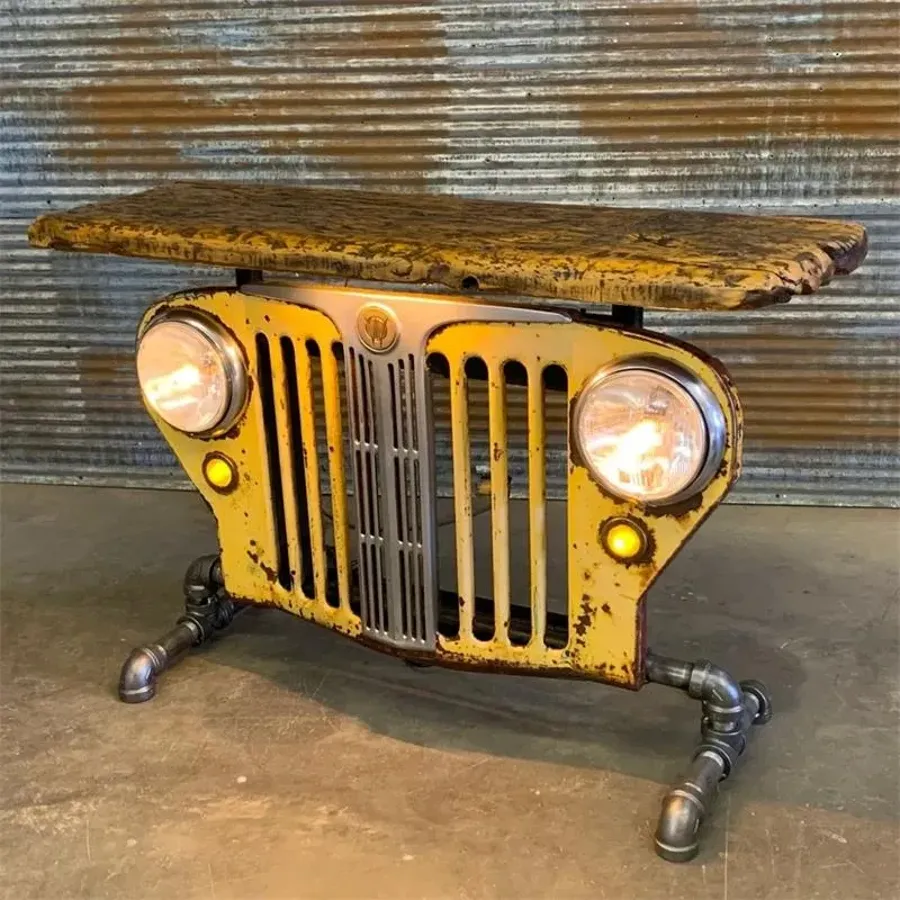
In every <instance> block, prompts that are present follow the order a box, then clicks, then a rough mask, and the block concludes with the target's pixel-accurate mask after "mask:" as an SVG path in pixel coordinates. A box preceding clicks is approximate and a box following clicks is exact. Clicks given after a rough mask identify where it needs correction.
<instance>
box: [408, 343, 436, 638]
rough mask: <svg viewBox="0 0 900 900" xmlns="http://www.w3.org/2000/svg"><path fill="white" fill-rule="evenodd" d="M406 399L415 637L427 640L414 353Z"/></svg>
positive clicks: (426, 599) (426, 597)
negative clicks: (409, 452)
mask: <svg viewBox="0 0 900 900" xmlns="http://www.w3.org/2000/svg"><path fill="white" fill-rule="evenodd" d="M404 387H405V399H406V417H405V418H406V427H407V434H408V436H409V449H410V451H411V454H410V455H409V456H407V458H406V460H405V465H406V469H405V474H406V499H407V503H408V505H409V509H410V521H409V532H410V540H411V541H412V544H413V548H414V551H413V553H412V554H411V555H412V559H411V564H412V594H413V609H414V611H415V622H414V632H415V633H414V636H415V637H416V638H417V639H418V640H420V641H425V640H427V637H428V634H429V633H430V632H429V630H428V628H429V626H428V624H427V622H426V619H427V604H428V602H429V596H428V594H427V593H426V591H425V586H424V584H423V577H422V555H423V553H424V543H423V539H422V523H421V515H422V509H421V504H422V499H423V495H422V492H421V488H420V484H419V440H418V428H419V421H420V420H419V417H420V410H419V409H418V408H417V403H416V362H415V358H414V357H413V356H410V357H409V368H408V371H407V373H406V383H405V385H404Z"/></svg>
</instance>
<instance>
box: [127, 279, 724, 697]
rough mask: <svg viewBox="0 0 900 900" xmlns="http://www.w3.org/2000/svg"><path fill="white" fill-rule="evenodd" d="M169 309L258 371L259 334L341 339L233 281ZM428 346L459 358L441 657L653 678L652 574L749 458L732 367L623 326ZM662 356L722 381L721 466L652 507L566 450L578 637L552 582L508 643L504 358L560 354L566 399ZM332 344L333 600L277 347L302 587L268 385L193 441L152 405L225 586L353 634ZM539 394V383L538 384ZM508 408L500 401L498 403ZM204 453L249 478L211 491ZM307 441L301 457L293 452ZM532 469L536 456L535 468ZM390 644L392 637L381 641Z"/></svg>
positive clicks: (548, 328)
mask: <svg viewBox="0 0 900 900" xmlns="http://www.w3.org/2000/svg"><path fill="white" fill-rule="evenodd" d="M172 308H182V309H183V308H190V309H196V310H199V311H201V312H204V313H206V314H209V315H212V316H214V317H216V318H217V319H218V320H219V321H220V322H221V323H222V324H223V325H224V326H225V327H226V328H227V329H229V331H230V332H231V333H232V334H233V335H234V336H235V337H236V339H237V340H238V341H239V342H240V344H241V346H242V348H243V352H244V354H245V356H246V361H247V365H248V371H249V372H250V373H251V375H252V373H254V372H256V371H257V355H256V354H257V350H256V345H255V337H256V335H257V334H258V333H264V334H267V335H270V336H281V335H289V336H290V337H291V338H292V339H293V340H294V342H295V344H297V345H301V344H303V343H304V342H305V341H306V340H307V339H312V340H314V341H316V342H317V343H318V345H319V346H320V347H328V346H330V344H331V343H332V342H334V341H338V340H339V339H340V334H339V332H338V330H337V329H336V327H335V325H334V324H333V323H332V321H331V320H330V319H329V318H328V317H327V316H326V315H324V314H323V313H321V312H318V311H315V310H311V309H306V308H303V307H300V306H295V305H292V304H288V303H283V302H277V301H272V300H264V299H261V298H257V297H253V296H250V295H244V294H241V293H238V292H235V291H227V290H222V291H194V292H184V293H182V294H176V295H173V296H171V297H168V298H166V299H165V300H163V301H161V302H160V303H159V304H157V305H156V306H154V307H153V308H151V309H150V310H149V311H148V313H147V315H146V317H145V319H144V325H143V326H142V327H146V325H147V324H148V323H149V322H150V321H151V320H152V319H153V317H154V316H155V315H158V314H159V313H160V312H163V311H165V310H169V309H172ZM472 348H477V353H478V355H479V357H481V358H482V359H483V360H484V361H485V363H486V364H487V366H488V372H489V375H490V379H489V385H490V390H491V393H492V395H493V399H494V401H495V403H494V413H493V416H492V418H491V421H490V425H489V430H490V434H491V439H492V443H493V445H494V446H495V448H496V449H497V450H498V451H499V452H498V453H497V454H496V455H495V457H494V466H493V467H492V470H491V481H492V485H496V486H498V487H497V489H494V488H493V487H492V490H491V497H492V508H493V512H494V518H493V522H494V535H493V537H494V541H495V545H494V557H495V562H496V561H500V562H501V564H500V565H499V566H496V567H495V570H494V576H495V581H494V597H495V599H494V603H495V606H494V609H495V617H496V621H497V622H498V627H497V629H496V633H495V636H494V637H493V638H492V639H491V640H488V641H485V640H481V639H479V638H478V637H476V635H475V629H474V627H473V626H474V609H475V599H476V596H475V579H474V537H473V530H472V508H471V497H472V490H471V483H470V471H471V470H470V461H469V458H468V453H467V447H468V417H467V413H466V408H465V403H466V380H465V376H464V374H463V367H464V365H465V360H466V359H467V358H468V356H469V354H470V353H471V352H472ZM427 350H428V352H435V353H441V354H443V355H444V356H445V357H446V358H447V360H448V362H449V363H450V366H451V373H452V377H451V383H452V385H453V387H452V397H453V400H452V402H453V404H454V410H455V415H454V439H455V452H454V461H455V467H454V471H455V480H456V483H457V488H458V489H457V491H456V492H455V496H456V504H455V516H456V540H457V548H456V549H457V571H458V588H457V590H458V594H459V606H460V634H459V637H458V638H457V639H449V638H445V637H439V639H438V648H437V651H436V659H437V661H440V662H444V663H446V664H448V665H456V666H463V667H475V668H482V667H487V668H494V669H506V670H511V671H516V670H519V671H523V672H524V671H534V672H541V673H544V674H553V673H557V674H573V675H577V676H581V677H588V678H593V679H596V680H600V681H607V682H609V683H611V684H617V685H621V686H625V687H632V688H636V687H640V685H641V684H642V683H643V653H644V647H643V634H644V631H645V628H644V602H643V601H644V596H645V594H646V592H647V590H648V589H649V587H650V585H651V584H652V583H653V581H654V580H655V578H656V576H657V575H658V574H659V572H661V571H662V569H663V568H664V567H665V565H666V564H667V563H668V561H669V560H670V559H671V558H672V557H673V556H674V555H675V554H676V553H677V551H678V549H679V548H680V547H681V546H682V544H683V543H684V542H685V541H686V540H687V538H688V537H689V536H690V535H691V534H692V533H693V532H694V531H695V530H696V528H697V527H698V526H699V525H700V523H701V522H702V521H703V520H704V519H705V518H706V516H707V515H708V514H709V513H710V511H711V510H712V509H713V508H714V507H715V506H716V505H717V504H718V503H719V502H720V501H721V499H722V497H723V496H724V495H725V493H726V492H727V490H728V489H729V487H730V486H731V484H732V482H733V481H734V479H735V478H736V477H737V474H738V468H739V461H740V441H741V427H740V423H741V418H740V413H739V411H738V408H737V401H736V399H735V397H734V394H733V390H732V388H731V386H730V384H729V382H728V380H727V376H725V374H724V373H723V372H722V371H721V370H720V369H719V368H718V367H717V366H715V365H714V364H712V363H711V362H708V361H704V360H703V359H701V358H699V357H698V356H697V355H696V354H695V353H694V352H692V351H691V350H690V349H689V348H687V347H684V346H682V345H679V344H676V343H674V342H671V341H666V340H663V339H661V338H659V337H654V336H650V335H637V334H630V333H627V332H624V331H620V330H618V329H616V328H611V327H602V326H597V325H585V324H578V323H559V324H553V325H532V324H521V323H520V324H517V325H507V324H504V323H490V324H485V323H474V324H472V323H455V324H451V325H448V326H446V327H445V328H443V329H441V330H440V331H438V332H437V333H436V334H435V335H434V336H433V337H432V338H431V340H430V341H429V344H428V347H427ZM647 353H652V354H655V355H658V356H661V357H664V358H665V359H667V360H670V361H672V362H675V363H678V364H680V365H682V366H684V367H686V368H687V369H689V370H690V371H691V372H693V373H694V374H695V375H697V376H698V377H699V378H700V379H702V380H703V382H704V383H705V384H706V385H707V386H708V387H709V388H710V389H711V390H712V391H713V393H714V394H715V396H716V398H717V400H718V401H719V403H720V404H721V406H722V408H723V410H724V412H725V416H726V422H727V426H728V432H729V434H730V436H731V438H730V440H729V443H728V446H727V448H726V452H725V457H724V459H723V463H722V466H721V467H720V470H719V472H718V473H717V475H716V476H715V477H714V478H713V480H712V481H711V482H710V483H709V485H708V486H707V487H706V488H705V489H704V490H703V492H702V493H701V494H700V495H699V496H698V498H697V502H696V503H694V504H692V505H691V508H690V509H685V510H682V509H678V510H668V511H667V510H657V511H655V512H654V513H652V514H651V513H650V512H649V511H647V510H642V509H640V508H639V507H636V506H634V505H633V504H629V503H625V502H622V501H619V500H616V499H615V498H613V497H610V496H609V495H607V494H605V493H604V492H603V491H601V490H600V488H599V487H597V485H596V484H595V483H594V481H593V480H592V479H591V478H590V477H589V476H588V474H587V471H586V470H585V469H584V468H583V467H581V466H580V465H578V464H577V460H574V459H573V460H572V462H571V465H570V474H569V479H568V494H569V504H568V517H569V521H568V535H569V550H568V553H569V560H568V571H569V585H568V595H569V599H568V616H569V620H570V629H569V641H568V644H567V645H566V646H564V647H560V648H553V647H547V646H546V645H545V642H544V634H543V623H544V620H545V610H546V585H543V586H541V585H537V586H536V587H535V586H533V591H532V595H531V597H530V602H531V606H532V620H533V621H534V622H538V621H540V622H541V625H540V627H538V628H535V629H534V631H533V634H532V638H531V640H530V641H529V643H528V644H527V645H525V646H513V645H512V644H511V642H510V639H509V636H508V633H507V631H506V628H505V626H506V625H507V624H508V620H509V617H510V607H511V604H512V598H511V596H510V579H509V569H508V560H509V552H508V545H507V543H506V542H507V541H508V531H509V525H510V523H509V505H508V495H507V493H506V492H507V491H508V481H507V477H506V468H505V449H506V448H505V440H504V439H505V434H506V424H507V423H506V421H505V418H504V415H503V412H502V409H503V388H502V384H503V381H502V373H501V367H502V366H503V364H504V363H505V362H506V361H507V360H510V359H515V360H518V361H519V362H520V363H522V365H523V366H524V367H525V369H526V371H527V373H528V381H529V384H535V385H539V384H540V383H541V371H542V369H543V367H544V366H547V365H560V366H562V367H563V368H564V369H565V370H566V371H567V373H568V383H569V392H568V402H569V404H570V405H571V404H573V403H574V402H575V400H576V399H577V396H578V392H579V391H580V389H581V386H582V385H583V384H584V383H585V382H586V381H587V380H588V379H589V378H590V377H591V376H592V375H593V374H594V373H595V372H596V371H597V368H598V367H600V366H603V365H606V364H608V363H610V362H612V361H613V360H616V359H620V358H622V357H628V356H637V355H644V354H647ZM329 358H330V354H327V353H323V354H322V360H323V373H324V377H323V382H324V385H325V390H326V398H328V397H329V396H330V397H331V399H330V400H328V399H326V420H327V429H328V451H327V452H328V455H329V462H330V463H331V465H330V466H329V467H328V471H329V472H330V477H331V487H332V490H333V492H334V493H333V501H332V512H333V516H334V519H333V522H334V525H333V530H334V533H335V535H336V552H335V559H336V562H337V573H338V577H337V584H338V590H337V594H338V601H339V602H338V604H337V605H336V606H332V605H329V603H328V602H326V592H327V590H328V585H327V584H326V577H325V569H326V555H325V553H326V551H325V546H324V544H325V540H324V535H323V529H322V515H321V511H322V509H321V498H320V482H319V473H320V468H319V466H318V464H317V461H316V459H315V448H310V447H309V446H308V445H307V444H306V442H304V443H303V446H302V448H301V447H297V446H296V444H295V443H294V442H295V440H296V436H295V435H294V433H293V431H292V430H291V427H290V425H289V423H288V421H287V420H288V413H287V408H286V398H285V392H284V389H283V387H280V386H281V385H284V383H285V379H286V373H285V371H284V370H283V369H282V368H280V363H279V362H278V360H279V357H278V355H277V354H273V355H272V381H273V384H274V386H275V387H274V403H275V431H276V435H277V440H278V443H279V446H281V447H283V448H285V449H286V450H287V449H289V451H290V452H289V453H288V452H283V453H281V454H280V459H281V465H280V468H279V474H280V479H281V485H282V487H281V491H282V493H281V501H280V502H281V503H282V504H283V508H284V510H285V514H286V519H287V524H286V529H287V531H286V533H287V552H288V558H289V560H290V569H291V571H292V572H293V573H294V574H296V575H297V578H296V579H295V585H294V587H292V588H291V587H285V586H284V585H283V584H282V583H280V581H279V572H278V569H279V548H278V546H277V540H278V539H277V532H278V527H277V525H276V512H275V510H274V507H273V503H272V502H271V500H270V498H271V497H272V492H273V484H272V482H271V481H270V475H271V473H270V463H269V460H268V457H267V450H266V439H265V429H264V424H263V415H264V414H263V409H262V403H261V400H260V393H261V390H260V388H259V386H258V385H257V386H256V388H255V389H251V392H250V398H249V400H248V403H247V405H246V407H245V410H244V412H243V415H242V416H241V418H240V420H239V421H238V423H237V425H236V426H235V427H233V428H231V429H230V431H228V432H227V433H226V434H225V435H223V436H222V437H219V438H214V439H209V438H206V439H202V438H192V437H190V436H188V435H185V434H182V433H181V432H179V431H176V430H175V429H173V428H171V427H169V426H168V425H166V423H165V422H163V421H162V420H161V419H160V418H159V417H158V416H156V415H155V414H154V413H153V411H152V410H150V414H151V416H152V417H153V419H154V421H155V422H156V424H157V426H158V427H159V428H160V430H161V431H162V433H163V435H164V436H165V438H166V440H167V441H168V442H169V444H170V446H171V447H172V449H173V450H174V452H175V453H176V455H177V456H178V459H179V461H180V462H181V464H182V465H183V466H184V469H185V471H186V473H187V475H188V477H189V478H190V479H191V481H192V482H193V483H194V484H195V485H196V487H197V489H198V490H199V491H200V492H201V493H202V494H203V496H204V498H205V499H206V501H207V502H208V504H209V506H210V508H211V509H212V511H213V513H214V515H215V517H216V520H217V523H218V531H219V542H220V546H221V551H222V565H223V571H224V574H225V583H226V587H227V589H228V591H229V592H230V593H231V594H233V595H234V596H236V597H240V598H242V599H246V600H249V601H251V602H254V603H260V604H267V605H273V606H278V607H280V608H282V609H285V610H287V611H289V612H292V613H294V614H296V615H299V616H302V617H304V618H307V619H310V620H312V621H314V622H317V623H318V624H320V625H324V626H326V627H329V628H333V629H335V630H337V631H339V632H341V633H343V634H345V635H348V636H350V637H360V636H361V622H360V619H359V617H358V616H357V615H356V614H355V613H354V612H353V611H352V609H351V603H350V599H351V598H350V590H351V584H350V577H349V572H350V553H349V543H348V528H347V514H346V504H345V503H344V499H345V496H346V485H345V484H344V483H343V472H344V461H343V458H342V455H341V454H342V452H343V450H342V446H343V442H342V440H341V434H340V429H341V414H340V405H339V403H338V398H337V394H336V391H337V384H338V380H337V374H336V372H335V371H334V369H330V368H328V366H329V365H330V364H329V363H327V360H328V359H329ZM300 359H301V357H300V354H298V365H297V373H298V380H299V382H300V394H299V397H300V408H301V411H302V412H301V415H302V416H303V417H304V421H303V423H302V430H303V432H304V433H306V434H312V433H314V432H315V427H314V422H313V420H312V415H313V412H312V410H313V403H312V397H311V395H310V393H309V391H310V378H309V374H308V371H307V368H306V366H305V364H303V363H302V362H300ZM533 393H534V392H532V394H533ZM498 406H499V409H498V408H497V407H498ZM530 406H531V410H532V412H531V417H532V419H535V418H538V417H539V413H540V410H539V406H538V403H537V402H536V399H535V397H534V396H532V398H531V402H530ZM529 450H530V453H529V455H530V457H532V458H533V459H534V458H539V457H540V456H541V455H542V453H543V452H544V450H543V447H542V444H541V429H537V430H536V431H535V433H534V435H533V436H532V438H531V439H530V441H529ZM210 452H215V453H220V454H224V455H225V456H227V457H228V458H229V459H231V460H233V461H234V462H235V464H236V466H237V469H238V474H239V479H238V484H237V487H235V488H234V489H233V490H231V491H229V492H228V493H224V494H223V493H222V492H220V491H217V490H215V489H214V488H212V487H211V486H210V485H209V484H207V483H206V481H205V479H204V477H203V461H204V459H206V458H207V456H208V455H209V453H210ZM298 453H299V457H298ZM289 457H290V459H298V458H300V459H301V460H302V465H303V467H304V471H305V478H306V484H307V502H308V510H309V516H308V519H309V529H310V538H311V541H310V543H311V558H312V566H313V573H312V574H313V577H314V583H315V596H314V597H309V596H307V595H306V594H305V593H304V591H303V589H302V587H301V586H300V585H301V583H302V581H303V575H304V574H305V573H304V572H303V571H302V566H303V559H302V554H301V551H300V546H299V532H298V530H297V524H296V520H297V516H298V514H299V513H298V509H297V507H296V506H295V504H294V499H293V498H294V483H293V479H294V477H295V471H294V465H293V464H292V463H291V462H289V461H288V459H289ZM532 467H533V468H534V469H535V470H537V469H538V468H539V466H538V465H536V464H533V466H532ZM535 488H536V491H535V493H534V494H533V496H532V499H531V501H530V503H529V528H530V530H531V533H532V535H533V538H534V539H533V542H532V544H531V546H534V547H537V548H540V547H545V546H546V535H545V533H544V522H545V515H544V509H543V507H544V498H543V496H542V495H541V494H540V488H541V479H540V477H539V476H538V477H537V478H536V482H535ZM625 515H630V516H632V517H633V518H637V519H639V520H640V521H641V522H642V524H643V525H644V527H645V528H646V529H647V531H648V533H649V535H650V546H651V548H652V552H651V553H649V554H648V555H647V557H646V558H645V559H643V560H642V561H641V562H640V563H639V564H638V563H635V564H628V565H625V564H618V563H616V562H614V561H613V560H611V559H610V558H609V557H608V556H607V555H606V553H605V552H604V550H603V549H602V546H601V544H600V540H599V536H600V532H601V529H602V526H603V524H604V522H606V521H607V520H608V519H610V518H616V517H621V516H625ZM531 566H532V572H534V573H536V574H537V575H538V576H539V577H542V573H545V572H546V560H545V559H543V558H541V559H538V560H534V559H533V560H532V562H531ZM382 649H383V648H382Z"/></svg>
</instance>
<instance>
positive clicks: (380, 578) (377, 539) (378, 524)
mask: <svg viewBox="0 0 900 900" xmlns="http://www.w3.org/2000/svg"><path fill="white" fill-rule="evenodd" d="M359 364H360V368H361V369H362V371H363V379H362V385H363V390H364V391H365V395H366V402H365V403H364V404H363V407H364V409H366V410H367V411H368V433H369V434H370V435H371V446H370V449H369V453H368V462H369V471H370V476H369V477H370V485H371V488H372V500H371V510H372V512H373V517H372V534H371V536H370V537H371V540H370V544H369V553H370V555H371V556H372V557H374V563H373V570H374V582H375V591H374V595H373V598H372V604H373V606H374V608H375V621H376V622H377V628H378V630H379V631H381V632H382V633H384V634H389V633H390V627H391V623H390V618H389V617H390V612H389V610H388V606H387V597H386V587H387V585H386V582H387V580H388V570H387V566H386V561H385V558H384V526H385V520H386V517H387V510H386V497H385V492H384V489H385V487H386V485H387V484H388V479H387V478H385V476H384V472H383V471H379V468H380V467H381V466H382V463H383V460H384V459H385V456H384V454H383V453H382V452H380V451H381V450H382V449H383V448H384V446H385V444H386V443H387V442H386V441H385V440H384V435H383V434H381V433H379V431H378V428H379V426H383V424H384V416H383V415H380V414H379V409H378V406H377V405H376V404H377V403H378V390H377V386H376V384H375V371H374V368H373V366H372V362H371V361H370V360H369V359H367V358H365V357H363V356H362V355H360V356H359ZM390 583H391V584H394V583H395V579H390Z"/></svg>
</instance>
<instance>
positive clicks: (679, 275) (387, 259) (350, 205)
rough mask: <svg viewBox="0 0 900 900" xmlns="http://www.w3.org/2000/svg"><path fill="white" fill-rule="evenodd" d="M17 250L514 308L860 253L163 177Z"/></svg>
mask: <svg viewBox="0 0 900 900" xmlns="http://www.w3.org/2000/svg"><path fill="white" fill-rule="evenodd" d="M29 238H30V240H31V243H32V244H34V245H35V246H37V247H52V248H54V249H57V250H78V251H84V252H88V253H114V254H118V255H121V256H137V257H144V258H147V259H160V260H170V261H176V262H190V263H206V264H210V265H215V266H227V267H229V268H241V269H263V270H266V271H270V272H302V273H307V274H312V275H329V276H339V277H346V278H352V279H364V280H372V281H388V282H407V283H415V284H424V283H431V284H441V285H446V286H447V287H449V288H452V289H454V290H479V291H492V292H500V293H503V294H509V295H514V296H518V297H521V298H523V299H522V302H527V301H526V300H525V299H524V298H526V297H540V298H543V299H545V300H558V301H575V302H581V303H618V304H625V305H630V306H643V307H653V308H657V309H742V308H751V307H758V306H765V305H767V304H770V303H779V302H783V301H786V300H789V299H790V297H791V296H792V295H794V294H804V293H810V292H811V291H815V290H817V289H818V288H819V287H820V286H821V285H823V284H825V283H826V282H827V281H828V280H829V279H830V278H831V277H832V276H833V275H841V274H845V273H847V272H850V271H852V270H853V269H854V268H856V266H858V265H859V264H860V262H861V261H862V260H863V258H864V256H865V253H866V232H865V229H864V228H863V227H862V226H861V225H857V224H854V223H849V222H837V221H833V220H826V219H811V218H799V217H786V216H745V215H724V214H719V213H704V212H681V211H677V210H660V209H620V208H617V207H597V206H575V205H558V204H557V205H550V204H533V203H506V202H496V201H489V200H467V199H462V198H459V197H451V196H446V195H441V194H399V193H368V192H362V191H344V190H326V189H321V188H308V187H286V186H284V187H283V186H278V185H258V184H254V185H242V184H234V183H227V182H212V181H207V182H172V183H169V184H166V185H164V186H162V187H158V188H154V189H152V190H149V191H145V192H143V193H140V194H134V195H131V196H126V197H121V198H118V199H115V200H107V201H103V202H101V203H92V204H89V205H87V206H80V207H77V208H76V209H72V210H70V211H68V212H61V213H52V214H50V215H45V216H41V217H40V218H39V219H37V220H36V221H35V222H34V223H33V224H32V226H31V228H30V230H29Z"/></svg>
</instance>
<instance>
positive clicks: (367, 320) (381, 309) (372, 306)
mask: <svg viewBox="0 0 900 900" xmlns="http://www.w3.org/2000/svg"><path fill="white" fill-rule="evenodd" d="M356 330H357V331H358V332H359V339H360V340H361V341H362V342H363V345H364V346H365V347H366V349H368V350H371V351H372V352H373V353H387V351H388V350H390V349H392V348H393V346H394V345H395V344H396V343H397V340H398V338H399V337H400V323H399V322H398V321H397V316H396V315H395V314H394V312H393V310H391V309H388V307H386V306H382V305H381V304H380V303H367V304H366V305H365V306H364V307H363V308H362V309H361V310H360V311H359V315H358V316H357V317H356Z"/></svg>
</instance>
